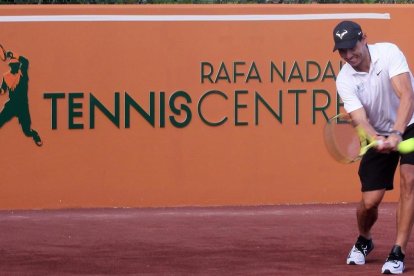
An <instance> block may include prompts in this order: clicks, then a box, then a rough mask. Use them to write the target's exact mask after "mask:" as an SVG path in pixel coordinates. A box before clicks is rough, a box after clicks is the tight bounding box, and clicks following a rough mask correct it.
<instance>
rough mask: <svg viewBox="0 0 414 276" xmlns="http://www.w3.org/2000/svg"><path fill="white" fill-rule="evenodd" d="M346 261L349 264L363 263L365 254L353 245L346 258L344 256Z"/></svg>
mask: <svg viewBox="0 0 414 276" xmlns="http://www.w3.org/2000/svg"><path fill="white" fill-rule="evenodd" d="M346 263H347V264H349V265H363V264H365V255H364V253H362V252H361V251H360V250H359V249H358V248H356V247H355V245H354V246H353V247H352V249H351V251H350V252H349V254H348V258H346Z"/></svg>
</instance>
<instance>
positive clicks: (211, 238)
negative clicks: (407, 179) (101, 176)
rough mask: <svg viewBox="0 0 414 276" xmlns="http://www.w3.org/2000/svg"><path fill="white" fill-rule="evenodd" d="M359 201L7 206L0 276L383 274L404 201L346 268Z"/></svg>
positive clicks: (385, 215)
mask: <svg viewBox="0 0 414 276" xmlns="http://www.w3.org/2000/svg"><path fill="white" fill-rule="evenodd" d="M355 206H356V205H355V204H335V205H327V204H325V205H292V206H287V205H281V206H263V207H212V208H204V207H203V208H201V207H200V208H196V207H191V208H187V207H183V208H153V209H86V210H85V209H73V210H53V211H52V210H49V211H43V210H39V211H37V210H34V211H0V225H1V226H0V227H1V236H0V268H1V273H0V274H1V275H105V274H106V275H380V269H381V266H382V264H383V261H384V260H385V258H386V256H387V253H388V251H389V250H390V248H391V245H392V243H393V239H394V234H395V227H394V226H395V207H396V205H395V204H393V203H386V204H383V205H382V208H381V209H380V218H379V221H378V223H377V225H376V226H375V228H374V231H373V234H374V243H375V249H374V251H373V252H372V253H371V255H370V257H369V260H368V263H367V264H366V265H365V266H348V265H346V264H345V258H346V255H347V253H348V251H349V249H350V248H351V245H352V243H353V242H354V240H355V239H356V235H357V234H356V222H355ZM411 244H412V243H411ZM412 248H413V246H412V245H409V248H408V250H409V252H408V253H407V256H406V266H407V269H406V273H405V275H414V258H413V254H414V252H413V249H412Z"/></svg>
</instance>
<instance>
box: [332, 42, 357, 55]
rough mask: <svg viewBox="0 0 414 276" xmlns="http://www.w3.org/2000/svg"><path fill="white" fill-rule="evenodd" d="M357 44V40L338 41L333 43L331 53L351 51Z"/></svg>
mask: <svg viewBox="0 0 414 276" xmlns="http://www.w3.org/2000/svg"><path fill="white" fill-rule="evenodd" d="M357 42H358V39H352V40H345V41H339V42H337V43H335V46H334V48H333V51H334V52H335V51H336V50H338V49H352V48H354V47H355V45H356V44H357Z"/></svg>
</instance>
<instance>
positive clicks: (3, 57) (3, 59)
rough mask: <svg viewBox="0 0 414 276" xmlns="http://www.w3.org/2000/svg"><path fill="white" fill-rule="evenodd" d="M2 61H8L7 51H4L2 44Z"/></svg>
mask: <svg viewBox="0 0 414 276" xmlns="http://www.w3.org/2000/svg"><path fill="white" fill-rule="evenodd" d="M0 59H1V60H2V61H6V59H7V55H6V50H5V49H4V47H3V45H1V44H0Z"/></svg>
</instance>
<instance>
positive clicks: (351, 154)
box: [324, 114, 414, 164]
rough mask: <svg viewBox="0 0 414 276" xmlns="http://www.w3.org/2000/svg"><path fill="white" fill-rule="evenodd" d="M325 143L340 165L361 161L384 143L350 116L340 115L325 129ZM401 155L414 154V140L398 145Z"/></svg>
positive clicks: (328, 123) (332, 119)
mask: <svg viewBox="0 0 414 276" xmlns="http://www.w3.org/2000/svg"><path fill="white" fill-rule="evenodd" d="M324 141H325V146H326V149H327V150H328V152H329V154H330V155H331V156H332V157H333V158H334V159H335V160H336V161H338V162H340V163H345V164H349V163H353V162H356V161H358V160H360V159H361V158H362V157H363V156H364V154H365V153H367V151H368V150H369V149H370V148H373V147H376V146H378V145H380V143H382V141H380V140H375V139H373V138H372V137H369V135H368V134H367V133H366V132H365V131H364V129H363V128H361V127H359V126H357V125H356V124H355V123H354V122H353V121H352V119H351V117H350V116H349V115H348V114H338V115H336V116H334V117H332V118H331V119H329V120H328V122H327V123H326V125H325V127H324ZM398 151H399V152H400V153H401V154H407V153H411V152H414V138H410V139H407V140H404V141H402V142H401V143H399V144H398Z"/></svg>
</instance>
